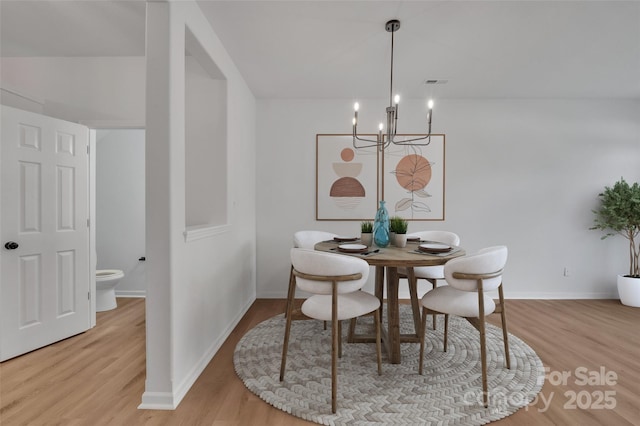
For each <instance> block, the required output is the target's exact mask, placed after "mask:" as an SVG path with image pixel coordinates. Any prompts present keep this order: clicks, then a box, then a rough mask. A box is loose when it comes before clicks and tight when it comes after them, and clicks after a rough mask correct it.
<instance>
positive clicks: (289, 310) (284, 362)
mask: <svg viewBox="0 0 640 426" xmlns="http://www.w3.org/2000/svg"><path fill="white" fill-rule="evenodd" d="M291 277H292V283H293V288H294V289H295V287H296V278H295V276H293V267H292V275H291ZM287 300H290V299H287ZM292 314H293V303H287V312H285V316H286V318H287V323H286V325H285V330H284V342H283V343H282V361H281V363H280V381H283V380H284V371H285V368H286V366H287V351H288V349H289V335H290V334H291V321H292V318H291V315H292Z"/></svg>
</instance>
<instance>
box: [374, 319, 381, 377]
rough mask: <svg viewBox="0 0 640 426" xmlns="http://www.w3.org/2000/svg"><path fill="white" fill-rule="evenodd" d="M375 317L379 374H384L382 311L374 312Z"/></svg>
mask: <svg viewBox="0 0 640 426" xmlns="http://www.w3.org/2000/svg"><path fill="white" fill-rule="evenodd" d="M373 318H374V321H375V322H376V355H377V358H378V376H380V375H382V336H381V334H382V333H381V332H380V326H381V325H380V311H379V310H377V309H376V310H375V311H374V312H373Z"/></svg>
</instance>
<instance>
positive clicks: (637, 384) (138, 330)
mask: <svg viewBox="0 0 640 426" xmlns="http://www.w3.org/2000/svg"><path fill="white" fill-rule="evenodd" d="M118 304H119V307H118V309H117V310H114V311H109V312H102V313H98V326H97V327H95V328H94V329H92V330H89V331H88V332H86V333H84V334H82V335H79V336H76V337H72V338H70V339H67V340H64V341H62V342H58V343H55V344H53V345H50V346H48V347H46V348H43V349H40V350H38V351H34V352H32V353H29V354H26V355H23V356H21V357H18V358H15V359H12V360H9V361H6V362H4V363H2V364H0V424H2V425H6V426H9V425H65V426H66V425H100V424H108V425H221V426H223V425H224V426H230V425H298V424H311V423H308V422H305V421H303V420H300V419H297V418H295V417H292V416H290V415H288V414H286V413H284V412H282V411H280V410H277V409H275V408H272V407H271V406H269V405H268V404H266V403H264V402H262V401H261V400H260V399H259V398H257V397H256V396H255V395H253V394H252V393H250V392H249V391H248V390H246V388H245V387H244V385H243V384H242V382H241V381H240V379H238V377H237V376H236V374H235V372H234V369H233V350H234V348H235V345H236V343H237V342H238V340H239V339H240V338H241V337H242V335H244V333H245V332H246V331H247V330H249V329H250V328H251V327H253V326H254V325H256V324H257V323H259V322H260V321H262V320H264V319H267V318H269V317H271V316H273V315H276V314H278V313H280V312H283V310H284V300H273V299H270V300H257V301H256V302H255V303H254V305H253V306H252V307H251V309H250V310H249V312H248V313H247V314H246V315H245V317H244V318H243V319H242V320H241V322H240V324H239V325H238V326H237V327H236V329H235V330H234V331H233V333H232V334H231V336H230V337H229V339H228V340H227V341H226V342H225V344H224V345H223V346H222V348H221V349H220V351H219V352H218V354H216V356H215V358H214V359H213V360H212V361H211V363H210V364H209V366H208V367H207V368H206V369H205V371H204V372H203V374H202V375H201V376H200V378H199V379H198V380H197V381H196V383H195V384H194V386H193V387H192V388H191V390H190V391H189V393H188V394H187V395H186V396H185V398H184V399H183V401H182V403H181V404H180V406H179V407H178V409H176V410H175V411H155V410H154V411H152V410H138V409H137V406H138V404H139V403H140V397H141V395H142V393H143V391H144V380H145V353H144V348H145V329H144V327H145V322H144V300H143V299H119V300H118ZM507 309H508V311H507V315H508V320H509V331H510V332H511V333H513V334H515V335H516V336H519V337H520V338H521V339H523V340H524V341H525V342H527V343H528V344H529V345H530V346H531V347H533V348H534V349H535V350H536V352H537V353H538V355H539V356H540V358H541V359H542V362H543V363H544V365H545V366H546V367H549V369H550V373H551V374H550V377H549V379H552V380H553V382H552V380H547V381H546V382H545V385H544V387H543V389H542V392H541V393H540V395H541V396H543V397H544V398H545V401H543V400H542V399H540V400H539V401H538V402H537V403H536V404H535V405H533V406H529V407H527V408H526V409H521V410H520V411H518V412H517V413H516V414H514V415H512V416H510V417H508V418H506V419H503V420H501V421H498V422H495V423H493V424H496V425H498V426H506V425H519V426H520V425H640V363H639V361H640V333H639V332H638V328H639V326H640V309H638V308H629V307H625V306H622V305H621V304H620V303H619V302H618V301H614V300H579V301H559V300H555V301H544V300H507ZM492 317H495V318H491V321H492V322H494V323H495V324H498V321H499V316H496V315H492ZM579 368H584V369H585V370H586V371H587V372H592V373H591V374H592V376H591V379H592V380H596V381H598V380H597V379H600V378H602V377H596V376H595V374H597V375H598V376H600V371H601V369H602V368H603V369H604V370H605V372H607V373H606V374H608V375H609V384H603V385H601V384H595V383H591V384H583V381H584V380H583V376H584V374H581V373H582V370H577V369H579ZM563 372H565V373H564V374H565V377H567V374H570V377H567V378H566V379H565V380H561V379H560V375H561V374H562V373H563ZM596 372H597V373H596ZM612 374H616V375H617V379H616V380H615V382H616V383H615V384H611V380H613V379H612V378H611V375H612ZM602 379H603V380H604V378H602ZM606 391H608V392H609V393H608V394H607V393H605V392H606ZM573 395H575V396H576V398H575V399H574V398H572V396H573ZM601 395H602V396H603V397H604V396H605V395H607V397H606V398H602V400H601V398H600V396H601ZM549 399H550V400H551V402H550V404H549V406H548V407H546V401H547V400H549ZM598 404H599V405H602V406H609V405H613V404H615V409H606V408H600V409H599V408H597V406H598ZM573 405H575V408H572V406H573ZM580 406H582V407H586V408H582V409H581V408H579V407H580ZM545 407H546V408H545ZM589 407H591V408H589Z"/></svg>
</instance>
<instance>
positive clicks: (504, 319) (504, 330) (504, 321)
mask: <svg viewBox="0 0 640 426" xmlns="http://www.w3.org/2000/svg"><path fill="white" fill-rule="evenodd" d="M498 296H499V297H500V319H501V320H502V339H503V340H504V359H505V361H506V363H507V368H508V369H511V357H510V356H509V333H508V332H507V312H506V307H505V305H504V294H503V292H502V284H500V287H498Z"/></svg>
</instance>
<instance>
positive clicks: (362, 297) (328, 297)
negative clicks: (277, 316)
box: [280, 248, 382, 413]
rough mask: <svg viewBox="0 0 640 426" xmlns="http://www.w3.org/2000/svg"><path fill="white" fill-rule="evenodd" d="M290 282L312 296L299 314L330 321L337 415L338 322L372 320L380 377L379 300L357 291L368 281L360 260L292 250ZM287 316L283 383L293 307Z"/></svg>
mask: <svg viewBox="0 0 640 426" xmlns="http://www.w3.org/2000/svg"><path fill="white" fill-rule="evenodd" d="M291 264H292V265H293V282H294V285H296V286H298V287H300V289H301V290H304V291H306V292H309V293H312V296H311V297H309V298H308V299H306V300H305V301H304V303H303V304H302V314H303V315H304V316H305V317H307V319H309V318H313V319H318V320H322V321H331V412H332V413H335V412H336V395H337V387H338V383H337V358H338V357H339V356H341V355H342V353H341V352H342V351H341V347H342V346H341V340H342V327H341V326H340V324H341V323H340V321H342V320H346V319H351V318H355V317H359V316H363V315H367V314H372V315H373V317H374V323H375V329H376V353H377V361H378V374H382V352H381V351H382V347H381V337H380V311H379V307H380V300H378V298H377V297H375V296H374V295H372V294H369V293H367V292H364V291H360V289H361V288H362V287H363V286H364V285H365V283H366V282H367V278H368V277H369V264H368V263H367V262H365V261H364V260H362V259H359V258H356V257H351V256H344V255H340V254H334V253H326V252H321V251H315V250H309V249H302V248H293V249H291ZM287 309H288V312H287V313H286V317H287V322H286V327H285V335H284V343H283V346H282V363H281V365H280V381H283V380H284V374H285V368H286V363H287V350H288V346H289V336H290V333H291V322H292V320H293V319H294V318H293V317H294V312H293V304H289V305H288V308H287Z"/></svg>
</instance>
